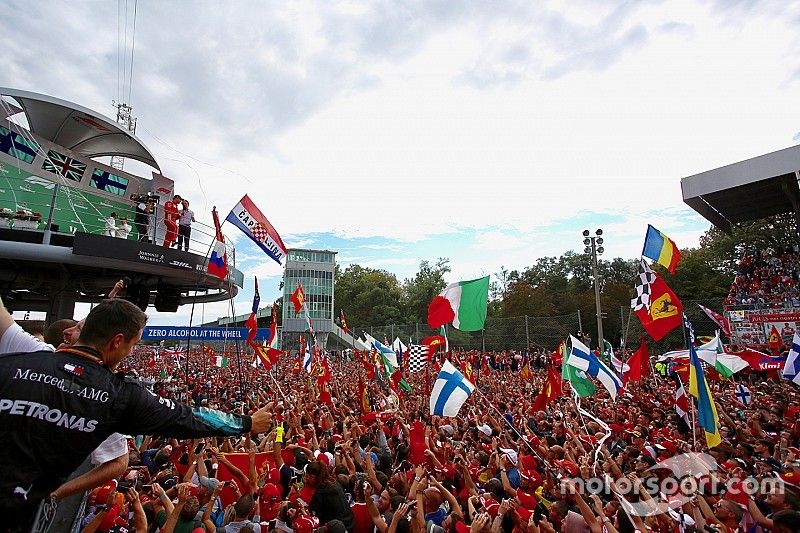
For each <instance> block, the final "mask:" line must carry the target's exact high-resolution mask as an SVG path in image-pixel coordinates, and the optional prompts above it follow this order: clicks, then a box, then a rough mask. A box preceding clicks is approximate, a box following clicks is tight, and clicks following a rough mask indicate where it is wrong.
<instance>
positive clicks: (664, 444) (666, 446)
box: [656, 440, 678, 453]
mask: <svg viewBox="0 0 800 533" xmlns="http://www.w3.org/2000/svg"><path fill="white" fill-rule="evenodd" d="M656 447H658V448H659V449H662V450H667V451H668V452H670V453H675V452H677V451H678V446H676V445H675V443H674V442H672V441H671V440H662V441H661V442H659V443H658V444H656Z"/></svg>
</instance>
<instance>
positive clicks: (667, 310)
mask: <svg viewBox="0 0 800 533" xmlns="http://www.w3.org/2000/svg"><path fill="white" fill-rule="evenodd" d="M648 270H649V269H648ZM649 274H650V275H651V276H652V279H653V281H652V282H651V283H650V284H649V286H650V288H649V298H650V299H649V303H650V306H649V309H648V307H647V306H646V305H638V306H636V307H638V308H636V316H638V317H639V320H641V322H642V326H644V329H645V330H647V333H649V334H650V336H651V337H653V339H655V340H657V341H660V340H661V339H663V338H664V336H665V335H666V334H667V333H669V332H670V331H672V330H673V329H675V328H677V327H678V326H680V325H681V316H682V314H683V304H681V301H680V300H679V299H678V297H677V296H675V293H674V292H672V289H670V288H669V286H668V285H667V283H666V282H665V281H664V280H663V279H661V276H659V275H658V274H657V273H656V272H653V271H652V270H650V271H649ZM639 276H640V277H641V276H642V274H641V273H640V274H639Z"/></svg>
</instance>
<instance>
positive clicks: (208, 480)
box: [200, 476, 219, 492]
mask: <svg viewBox="0 0 800 533" xmlns="http://www.w3.org/2000/svg"><path fill="white" fill-rule="evenodd" d="M200 485H201V486H202V487H205V488H207V489H208V490H209V491H210V492H214V491H215V490H217V489H218V488H219V480H218V479H217V478H215V477H206V476H200Z"/></svg>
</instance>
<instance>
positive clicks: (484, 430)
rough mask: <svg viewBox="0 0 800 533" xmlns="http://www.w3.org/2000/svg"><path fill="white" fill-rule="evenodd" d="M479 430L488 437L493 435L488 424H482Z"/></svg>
mask: <svg viewBox="0 0 800 533" xmlns="http://www.w3.org/2000/svg"><path fill="white" fill-rule="evenodd" d="M478 431H480V432H481V433H483V434H484V435H486V436H487V437H491V436H492V428H490V427H489V425H488V424H482V425H480V426H478Z"/></svg>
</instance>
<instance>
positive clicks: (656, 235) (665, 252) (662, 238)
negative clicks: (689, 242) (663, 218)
mask: <svg viewBox="0 0 800 533" xmlns="http://www.w3.org/2000/svg"><path fill="white" fill-rule="evenodd" d="M642 255H643V256H645V257H647V258H648V259H652V260H653V261H655V262H657V263H658V264H660V265H663V266H664V267H666V268H667V270H669V272H670V274H674V273H675V269H676V268H677V267H678V263H679V262H680V260H681V251H680V250H679V249H678V247H677V246H676V245H675V241H673V240H672V239H670V238H669V237H667V236H666V235H664V234H663V233H661V232H660V231H658V230H657V229H656V228H654V227H653V226H651V225H650V224H648V225H647V235H645V237H644V248H643V249H642Z"/></svg>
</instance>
